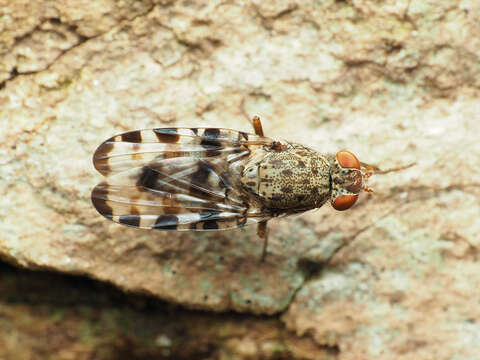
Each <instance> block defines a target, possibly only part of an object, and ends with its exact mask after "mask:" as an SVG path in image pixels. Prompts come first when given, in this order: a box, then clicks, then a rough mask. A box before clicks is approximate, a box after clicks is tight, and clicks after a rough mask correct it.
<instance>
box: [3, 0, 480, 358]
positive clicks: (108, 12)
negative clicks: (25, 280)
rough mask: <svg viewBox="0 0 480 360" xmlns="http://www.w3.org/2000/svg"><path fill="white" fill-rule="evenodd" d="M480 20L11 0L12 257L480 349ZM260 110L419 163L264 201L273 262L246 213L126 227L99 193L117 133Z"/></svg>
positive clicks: (378, 344)
mask: <svg viewBox="0 0 480 360" xmlns="http://www.w3.org/2000/svg"><path fill="white" fill-rule="evenodd" d="M479 18H480V4H478V1H476V0H470V1H468V0H464V1H460V0H455V1H454V0H444V1H441V2H438V1H432V0H405V1H401V0H386V1H383V2H372V1H367V0H347V1H334V0H330V1H329V0H327V1H322V2H315V1H305V2H303V1H302V2H300V1H272V2H263V1H251V2H244V3H242V2H238V3H234V2H220V1H203V2H202V1H184V2H180V1H177V2H176V1H135V2H129V1H113V0H111V1H108V0H104V1H100V2H95V3H91V2H88V1H84V2H79V1H64V2H49V1H35V2H29V1H20V0H15V1H9V0H0V126H1V129H2V131H1V133H0V143H1V145H2V146H1V147H0V192H1V194H2V196H1V198H0V219H1V221H0V257H1V258H3V259H4V260H6V261H8V262H10V263H12V264H16V265H19V266H23V267H27V268H30V269H52V270H55V271H57V272H64V273H71V274H86V275H88V276H90V277H92V278H95V279H99V280H104V281H107V282H110V283H112V284H114V285H115V286H117V287H119V288H121V289H124V290H128V291H133V292H141V293H148V294H151V295H153V296H155V297H158V298H160V299H162V300H166V301H169V302H173V303H176V304H181V305H183V306H186V307H188V308H194V309H202V310H209V311H215V312H224V311H229V310H234V311H237V312H242V313H254V314H267V315H273V314H281V315H280V316H281V317H280V318H281V320H282V322H278V326H282V325H281V324H284V325H285V326H286V328H287V329H288V330H291V331H292V333H296V334H297V335H299V336H304V337H306V338H309V339H313V340H314V341H315V344H317V345H318V347H319V348H322V346H329V347H334V348H336V349H338V352H337V353H335V354H334V355H333V356H335V357H336V358H338V359H342V360H345V359H371V358H376V359H398V358H401V357H402V358H414V359H431V358H435V359H454V358H455V359H471V358H475V356H477V354H478V353H479V352H480V345H479V343H480V341H479V340H480V335H479V334H480V325H479V322H480V310H478V306H477V304H478V301H479V299H480V265H479V264H478V263H477V256H478V253H479V248H480V222H478V218H479V215H480V198H479V196H480V166H479V165H480V144H479V142H478V134H479V132H480V122H479V120H478V117H479V114H480V59H479V57H480V22H479V20H478V19H479ZM253 115H259V116H260V117H261V118H262V119H263V124H264V130H265V132H266V134H267V136H270V137H278V138H283V139H288V140H290V141H294V142H299V143H303V144H305V145H308V146H311V147H313V148H315V149H317V150H319V151H324V152H335V151H337V150H339V149H341V148H348V149H349V150H351V151H352V152H354V153H355V154H357V155H358V157H359V158H360V159H361V160H362V161H365V162H368V163H375V164H377V165H379V166H380V167H382V168H389V167H395V166H401V165H404V164H408V163H411V162H416V163H417V164H416V166H414V167H411V168H409V169H406V170H404V171H402V172H397V173H390V174H386V175H382V176H380V175H379V176H376V177H373V178H372V179H371V180H370V183H369V185H370V186H371V187H372V188H373V189H374V190H375V193H374V194H373V195H363V196H362V197H361V199H360V201H359V202H358V204H357V205H356V206H355V207H354V208H353V209H351V210H350V211H347V212H342V213H339V212H335V211H334V210H333V209H331V208H330V207H329V206H324V207H322V208H321V209H319V210H317V211H314V212H311V213H307V214H304V215H301V216H299V217H293V218H285V219H278V220H276V221H275V220H274V221H272V222H271V223H270V228H271V232H270V246H269V254H268V258H267V261H266V262H265V263H259V261H258V259H259V256H260V253H261V250H262V244H261V241H260V240H258V239H257V238H256V232H255V228H245V229H241V230H238V231H231V232H219V233H204V234H197V233H171V232H169V233H163V232H151V231H142V230H135V229H126V228H124V227H121V226H119V225H116V224H113V223H111V222H108V221H106V220H104V219H103V218H102V217H101V216H99V215H98V214H97V213H96V211H95V210H94V209H93V207H92V206H91V204H90V199H89V197H90V191H91V189H92V187H93V186H94V185H95V184H96V183H97V182H98V181H99V180H100V178H101V177H100V175H99V174H97V173H96V172H95V171H94V169H93V166H92V164H91V156H92V153H93V151H94V150H95V148H96V147H97V146H98V144H100V143H101V142H102V141H103V140H105V139H106V138H108V137H110V136H112V135H114V134H116V133H119V132H123V131H126V130H130V129H140V128H154V127H162V126H188V127H192V126H195V127H203V126H210V127H226V128H234V129H239V130H244V131H250V125H249V123H248V119H250V118H251V117H252V116H253ZM249 356H250V357H251V358H254V357H255V356H260V355H258V354H257V355H255V353H253V354H251V355H245V358H249ZM296 356H298V358H302V356H304V355H298V354H297V355H296ZM305 356H307V355H305Z"/></svg>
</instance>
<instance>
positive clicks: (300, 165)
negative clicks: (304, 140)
mask: <svg viewBox="0 0 480 360" xmlns="http://www.w3.org/2000/svg"><path fill="white" fill-rule="evenodd" d="M298 166H299V167H301V168H304V167H306V165H305V163H304V162H303V161H302V160H298Z"/></svg>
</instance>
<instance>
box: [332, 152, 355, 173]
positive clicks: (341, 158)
mask: <svg viewBox="0 0 480 360" xmlns="http://www.w3.org/2000/svg"><path fill="white" fill-rule="evenodd" d="M337 161H338V163H339V164H340V166H341V167H343V168H346V169H358V170H360V161H358V159H357V157H356V156H355V155H353V154H352V153H351V152H350V151H347V150H340V151H339V152H337Z"/></svg>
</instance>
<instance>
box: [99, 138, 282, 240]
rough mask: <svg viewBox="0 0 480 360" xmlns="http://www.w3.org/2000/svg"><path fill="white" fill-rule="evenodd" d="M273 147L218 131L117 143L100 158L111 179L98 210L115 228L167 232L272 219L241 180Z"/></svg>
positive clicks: (102, 169)
mask: <svg viewBox="0 0 480 360" xmlns="http://www.w3.org/2000/svg"><path fill="white" fill-rule="evenodd" d="M272 143H273V140H272V139H269V138H265V137H261V136H257V135H254V134H247V133H244V132H241V131H235V130H228V129H215V128H193V129H188V128H161V129H153V130H137V131H131V132H127V133H124V134H121V135H117V136H114V137H112V138H110V139H108V140H107V141H105V142H104V143H102V144H101V145H100V146H99V147H98V149H97V150H96V152H95V154H94V156H93V163H94V166H95V168H96V169H97V170H98V171H99V172H100V173H102V174H103V175H105V176H106V180H105V181H103V182H101V183H100V184H98V185H97V186H96V187H95V188H94V189H93V191H92V203H93V205H94V206H95V208H96V209H97V211H98V212H99V213H100V214H102V215H103V216H105V217H106V218H108V219H111V220H113V221H115V222H118V223H121V224H124V225H129V226H134V227H140V228H151V229H160V230H193V231H202V230H219V229H229V228H235V227H240V226H243V225H246V224H248V223H255V222H259V221H262V220H266V219H268V218H269V216H268V214H264V213H262V211H261V207H260V206H255V204H256V202H258V200H257V199H255V198H252V195H251V194H249V193H248V192H247V191H245V190H244V189H243V187H242V186H241V184H240V177H241V173H242V170H243V164H244V162H245V160H246V159H248V157H249V156H250V153H251V151H252V150H253V149H255V148H261V147H263V146H266V145H267V146H268V145H271V144H272ZM252 204H253V206H252ZM257 205H258V204H257Z"/></svg>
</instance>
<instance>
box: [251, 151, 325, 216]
mask: <svg viewBox="0 0 480 360" xmlns="http://www.w3.org/2000/svg"><path fill="white" fill-rule="evenodd" d="M329 168H330V164H329V161H328V159H327V158H326V157H325V156H324V155H322V154H319V153H318V152H316V151H314V150H311V149H309V148H306V147H304V146H301V145H296V144H293V145H289V146H288V148H287V150H285V151H279V152H277V151H269V152H266V153H263V154H262V156H255V154H254V155H253V156H252V157H251V160H250V161H249V162H248V163H247V166H246V167H245V170H244V172H243V177H242V183H243V185H244V186H245V187H246V188H247V189H248V190H249V191H251V192H253V193H254V194H256V195H257V196H258V197H259V198H260V199H261V200H262V202H263V203H264V205H265V206H266V207H267V208H270V209H278V210H290V211H292V212H295V211H301V210H309V209H313V208H317V207H320V206H321V205H322V204H324V203H325V202H326V201H327V200H328V199H329V198H330V174H329Z"/></svg>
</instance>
